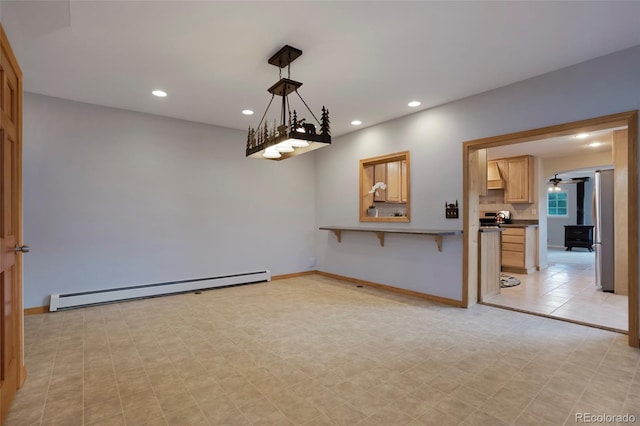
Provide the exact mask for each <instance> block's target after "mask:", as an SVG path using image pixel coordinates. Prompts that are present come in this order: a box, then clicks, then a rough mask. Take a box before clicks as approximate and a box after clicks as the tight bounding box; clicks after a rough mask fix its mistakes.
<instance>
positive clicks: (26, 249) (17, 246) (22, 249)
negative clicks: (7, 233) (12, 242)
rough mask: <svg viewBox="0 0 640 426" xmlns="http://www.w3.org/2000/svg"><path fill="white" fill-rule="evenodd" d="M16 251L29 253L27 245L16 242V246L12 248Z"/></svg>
mask: <svg viewBox="0 0 640 426" xmlns="http://www.w3.org/2000/svg"><path fill="white" fill-rule="evenodd" d="M13 250H14V251H15V252H16V253H17V252H19V251H20V252H22V253H29V246H26V245H25V246H21V245H19V244H16V248H15V249H13Z"/></svg>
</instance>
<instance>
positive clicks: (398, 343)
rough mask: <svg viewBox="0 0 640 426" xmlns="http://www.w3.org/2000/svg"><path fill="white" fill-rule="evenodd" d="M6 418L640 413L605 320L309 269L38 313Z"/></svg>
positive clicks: (485, 417) (384, 421) (13, 425)
mask: <svg viewBox="0 0 640 426" xmlns="http://www.w3.org/2000/svg"><path fill="white" fill-rule="evenodd" d="M25 352H26V365H27V369H28V379H27V381H26V383H25V385H24V386H23V388H22V389H20V390H19V391H18V394H17V396H16V398H15V400H14V402H13V404H12V407H11V409H10V412H9V415H8V419H7V422H6V425H9V426H17V425H65V426H73V425H125V424H126V425H225V426H231V425H349V426H350V425H384V426H391V425H413V426H419V425H439V426H442V425H457V424H463V425H492V426H499V425H508V424H516V425H536V426H541V425H560V424H563V423H567V424H573V423H575V416H576V413H583V412H584V413H592V414H593V415H602V414H608V415H618V414H624V413H629V414H631V415H634V416H636V418H637V419H640V351H639V350H638V349H634V348H630V347H628V346H627V337H626V336H624V335H621V334H618V333H613V332H610V331H606V330H601V329H596V328H591V327H585V326H581V325H577V324H572V323H567V322H562V321H555V320H551V319H548V318H543V317H539V316H533V315H525V314H522V313H518V312H513V311H509V310H505V309H497V308H493V307H490V306H483V305H476V306H474V307H472V308H469V309H461V308H455V307H450V306H446V305H441V304H437V303H433V302H428V301H424V300H421V299H416V298H411V297H409V296H403V295H397V294H393V293H387V292H383V291H380V290H375V289H369V288H357V287H356V286H354V285H351V284H348V283H344V282H341V281H336V280H332V279H328V278H325V277H321V276H317V275H311V276H305V277H300V278H292V279H287V280H282V281H275V282H272V283H269V284H254V285H247V286H240V287H232V288H226V289H217V290H211V291H206V292H203V293H202V294H199V295H196V294H184V295H177V296H171V297H162V298H155V299H147V300H141V301H134V302H127V303H120V304H112V305H105V306H100V307H92V308H85V309H77V310H70V311H65V312H58V313H51V314H41V315H34V316H28V317H26V319H25Z"/></svg>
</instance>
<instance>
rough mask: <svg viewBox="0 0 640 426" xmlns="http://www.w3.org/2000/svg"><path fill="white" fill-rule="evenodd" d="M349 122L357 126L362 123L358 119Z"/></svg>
mask: <svg viewBox="0 0 640 426" xmlns="http://www.w3.org/2000/svg"><path fill="white" fill-rule="evenodd" d="M351 124H352V125H353V126H359V125H361V124H362V121H360V120H353V121H352V122H351Z"/></svg>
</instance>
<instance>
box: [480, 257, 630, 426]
mask: <svg viewBox="0 0 640 426" xmlns="http://www.w3.org/2000/svg"><path fill="white" fill-rule="evenodd" d="M548 263H549V267H548V268H547V269H545V270H542V271H539V272H534V273H532V274H512V273H507V275H511V276H514V277H517V278H518V279H520V281H521V282H522V284H520V285H518V286H515V287H509V288H502V289H500V294H498V295H496V296H494V297H492V298H490V299H488V300H487V302H488V303H491V304H495V305H500V306H506V307H510V308H515V309H520V310H524V311H530V312H535V313H539V314H545V315H549V316H551V317H554V318H561V319H570V320H574V321H580V322H582V323H587V324H594V325H599V326H604V327H608V328H609V329H615V330H620V331H624V332H626V331H627V330H628V328H629V320H628V318H629V308H628V299H627V296H622V295H619V294H613V293H607V292H602V291H599V290H597V289H596V286H595V270H594V265H595V254H594V253H593V252H588V251H586V250H580V249H574V250H573V251H565V250H564V249H552V248H550V249H549V252H548ZM639 421H640V420H639Z"/></svg>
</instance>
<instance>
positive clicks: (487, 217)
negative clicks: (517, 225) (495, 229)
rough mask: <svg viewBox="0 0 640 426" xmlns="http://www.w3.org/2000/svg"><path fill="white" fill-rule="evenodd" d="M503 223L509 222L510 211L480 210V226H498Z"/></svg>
mask: <svg viewBox="0 0 640 426" xmlns="http://www.w3.org/2000/svg"><path fill="white" fill-rule="evenodd" d="M503 223H504V224H507V223H511V212H510V211H509V210H497V211H491V212H480V226H500V224H503Z"/></svg>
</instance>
